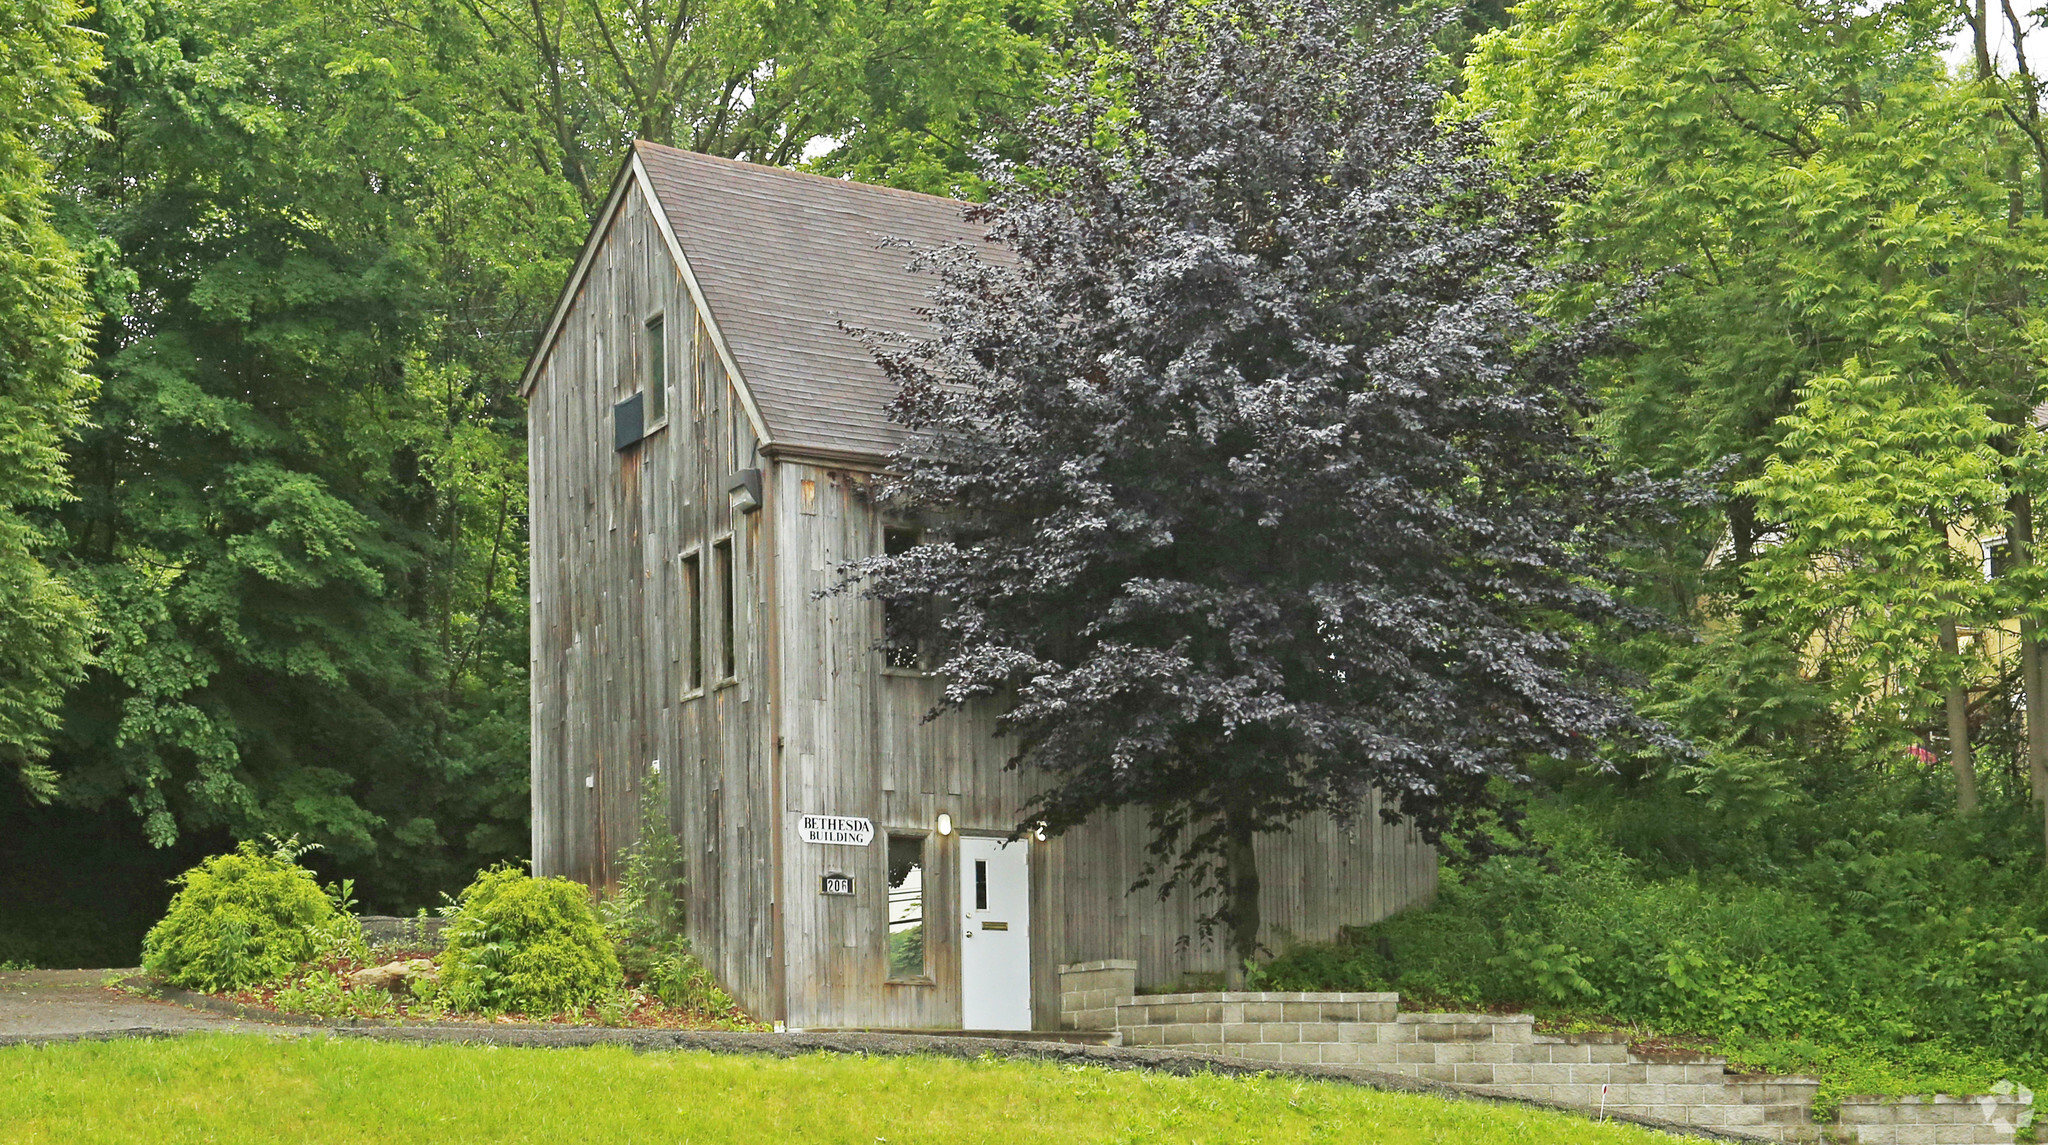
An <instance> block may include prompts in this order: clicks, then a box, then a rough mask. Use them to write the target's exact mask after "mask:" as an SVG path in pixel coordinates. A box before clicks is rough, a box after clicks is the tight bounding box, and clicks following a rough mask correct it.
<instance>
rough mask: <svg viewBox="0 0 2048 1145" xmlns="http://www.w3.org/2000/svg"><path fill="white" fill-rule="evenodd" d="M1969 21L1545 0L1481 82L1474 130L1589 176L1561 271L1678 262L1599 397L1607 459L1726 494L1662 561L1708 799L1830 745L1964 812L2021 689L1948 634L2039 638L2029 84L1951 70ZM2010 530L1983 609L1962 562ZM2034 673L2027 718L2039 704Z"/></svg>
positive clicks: (2035, 222)
mask: <svg viewBox="0 0 2048 1145" xmlns="http://www.w3.org/2000/svg"><path fill="white" fill-rule="evenodd" d="M1957 15H1958V6H1956V5H1953V4H1946V3H1932V2H1917V0H1909V2H1900V3H1887V4H1876V5H1872V4H1859V3H1849V2H1846V0H1844V2H1828V3H1809V2H1795V0H1738V2H1734V3H1726V4H1713V5H1672V4H1659V3H1639V2H1636V0H1532V2H1530V3H1527V4H1524V5H1523V6H1522V7H1520V8H1519V9H1517V17H1518V21H1517V23H1516V24H1515V25H1514V26H1513V27H1511V28H1509V29H1507V30H1505V31H1502V32H1499V33H1496V34H1494V35H1492V36H1490V37H1488V38H1486V39H1484V40H1482V42H1481V43H1480V45H1479V47H1478V48H1477V49H1476V50H1475V52H1474V54H1473V57H1472V60H1471V63H1470V65H1469V68H1468V81H1469V84H1468V90H1467V93H1466V97H1465V99H1466V102H1465V104H1464V108H1465V110H1466V111H1468V112H1470V113H1475V114H1483V115H1485V116H1487V117H1488V122H1489V123H1490V125H1491V130H1492V131H1493V132H1494V133H1495V135H1496V137H1497V138H1498V139H1499V140H1500V141H1501V142H1502V144H1503V145H1504V146H1505V147H1506V149H1507V150H1508V151H1509V152H1510V153H1511V154H1512V155H1513V156H1514V158H1515V161H1517V162H1523V163H1529V164H1533V165H1535V166H1537V167H1538V168H1540V169H1548V170H1552V171H1576V172H1585V173H1586V175H1587V178H1588V183H1589V193H1588V194H1587V196H1586V197H1585V199H1584V200H1583V201H1582V202H1580V203H1577V204H1574V205H1572V206H1570V207H1569V208H1568V210H1567V212H1566V217H1565V224H1566V226H1567V227H1568V228H1570V229H1571V230H1572V232H1573V233H1574V235H1575V236H1576V237H1577V238H1578V239H1580V240H1581V241H1580V242H1578V243H1576V244H1574V245H1573V246H1571V247H1569V248H1566V249H1567V250H1568V251H1570V252H1571V257H1573V258H1575V259H1582V260H1585V261H1587V262H1591V263H1596V262H1600V261H1605V260H1615V259H1621V258H1627V259H1638V260H1642V261H1643V262H1646V263H1648V264H1650V265H1652V266H1663V267H1670V268H1672V270H1671V272H1670V273H1669V274H1668V275H1667V276H1666V277H1665V279H1664V281H1663V284H1662V286H1661V288H1660V290H1659V291H1658V292H1657V294H1656V296H1655V298H1654V300H1653V301H1652V302H1651V303H1650V304H1649V305H1648V306H1647V307H1646V309H1645V311H1644V314H1643V318H1642V321H1641V323H1640V324H1639V326H1638V328H1637V329H1636V330H1635V331H1634V333H1633V336H1632V340H1633V342H1634V344H1635V353H1633V354H1632V355H1631V356H1630V357H1628V358H1627V359H1625V360H1617V361H1616V362H1614V363H1613V364H1612V365H1611V366H1609V367H1605V368H1603V369H1602V371H1601V375H1602V383H1601V389H1602V392H1603V394H1604V395H1605V396H1606V398H1607V399H1608V401H1609V413H1608V415H1607V417H1606V419H1605V422H1604V426H1605V430H1606V432H1607V434H1608V436H1609V437H1610V439H1611V440H1612V441H1613V442H1614V443H1615V444H1616V447H1617V449H1618V451H1619V452H1620V453H1621V455H1622V456H1623V457H1625V458H1627V459H1629V460H1630V461H1631V462H1633V463H1635V464H1641V465H1644V466H1647V467H1650V468H1651V469H1653V470H1657V471H1662V472H1666V473H1675V472H1679V471H1683V470H1687V469H1710V468H1712V469H1717V471H1718V475H1719V476H1718V479H1719V481H1720V483H1721V489H1722V492H1723V497H1722V498H1721V499H1720V501H1719V502H1718V503H1717V504H1716V505H1715V506H1713V507H1711V508H1703V509H1702V510H1701V511H1700V512H1699V513H1698V514H1697V515H1696V516H1695V517H1694V518H1693V519H1692V520H1691V521H1690V523H1689V527H1688V528H1687V529H1685V530H1683V531H1680V532H1676V533H1674V534H1673V535H1672V536H1671V537H1670V538H1669V539H1670V545H1669V547H1668V548H1667V549H1666V550H1665V563H1664V564H1663V565H1662V566H1661V568H1660V572H1661V573H1662V574H1663V576H1662V578H1661V579H1662V582H1663V583H1664V584H1665V585H1666V597H1665V603H1666V604H1667V605H1668V606H1669V607H1671V608H1673V609H1674V610H1677V611H1679V612H1682V613H1685V614H1686V615H1687V616H1688V617H1689V618H1690V619H1693V620H1695V621H1697V622H1699V623H1700V624H1702V625H1703V626H1704V628H1705V630H1706V632H1707V638H1706V639H1705V640H1704V641H1703V642H1701V643H1699V644H1698V645H1696V646H1690V647H1685V646H1679V647H1673V648H1670V649H1667V650H1666V651H1665V653H1664V655H1665V665H1666V666H1665V667H1664V669H1663V670H1662V672H1661V684H1660V687H1659V689H1658V702H1659V704H1660V710H1661V711H1663V712H1665V713H1666V714H1667V715H1668V716H1669V717H1670V718H1672V719H1674V720H1676V721H1677V722H1679V723H1680V724H1682V725H1684V726H1685V727H1686V728H1687V729H1688V730H1691V731H1692V732H1694V733H1695V734H1697V735H1699V736H1700V737H1701V738H1702V739H1705V740H1708V741H1711V742H1713V743H1715V744H1717V745H1718V750H1716V751H1715V752H1714V753H1711V755H1710V757H1709V759H1708V760H1707V765H1706V770H1705V771H1704V772H1703V771H1701V770H1699V768H1698V767H1697V766H1692V765H1688V767H1687V768H1686V779H1687V782H1689V783H1693V784H1696V785H1700V786H1701V787H1702V789H1703V790H1708V789H1713V788H1715V787H1717V785H1718V786H1720V787H1722V788H1727V787H1729V786H1731V785H1751V786H1754V785H1756V784H1763V785H1765V786H1766V787H1769V786H1773V785H1775V786H1777V787H1780V788H1789V787H1790V786H1806V787H1807V788H1808V790H1813V788H1812V787H1811V784H1810V782H1809V783H1808V784H1804V785H1800V784H1798V783H1797V781H1795V780H1794V779H1793V778H1792V776H1791V774H1790V773H1788V772H1786V771H1784V770H1783V768H1782V767H1775V768H1772V767H1766V768H1763V769H1762V770H1759V769H1758V766H1757V765H1758V763H1759V761H1762V760H1766V759H1770V760H1776V761H1779V763H1780V764H1783V763H1785V762H1786V761H1789V760H1793V759H1796V758H1799V757H1802V756H1804V757H1805V758H1807V759H1809V760H1815V759H1819V758H1821V757H1824V756H1827V755H1829V754H1831V753H1837V749H1841V750H1840V751H1839V753H1838V754H1839V757H1840V758H1845V759H1848V760H1851V761H1854V763H1853V766H1857V767H1874V768H1878V769H1881V770H1887V771H1895V772H1896V771H1904V772H1907V773H1910V772H1912V771H1913V770H1915V769H1917V768H1918V766H1919V765H1918V764H1917V763H1916V762H1914V759H1915V757H1914V756H1912V755H1910V754H1908V752H1907V751H1906V750H1905V748H1906V746H1907V744H1908V743H1910V742H1911V741H1912V740H1913V739H1915V738H1919V739H1924V740H1926V741H1927V742H1928V743H1930V744H1932V745H1933V746H1935V747H1937V748H1944V747H1945V748H1946V749H1947V753H1948V754H1949V756H1950V762H1951V765H1952V773H1953V775H1954V776H1955V779H1954V782H1953V784H1952V787H1951V790H1952V792H1953V793H1954V795H1955V797H1956V798H1957V799H1958V801H1959V802H1960V803H1962V804H1963V805H1964V806H1965V807H1968V806H1971V805H1973V804H1974V802H1975V794H1974V792H1975V788H1976V784H1977V770H1978V769H1977V767H1976V765H1975V761H1973V758H1972V753H1971V751H1970V739H1971V734H1972V733H1971V730H1970V729H1971V728H1972V727H1974V726H1981V725H1982V724H1983V723H1984V722H1985V721H1984V716H1985V711H1986V701H1987V700H1989V699H1992V698H1994V697H1993V695H1992V693H1995V692H1999V691H2001V690H2002V687H2001V685H1999V683H1998V681H1997V677H1998V674H1999V672H2000V671H2001V670H2002V669H2003V668H2005V667H2007V666H2008V665H2002V664H1999V663H1997V662H1995V661H1991V660H1989V659H1987V657H1986V656H1985V655H1984V653H1985V649H1986V648H1987V647H1988V645H1989V643H1990V642H1988V641H1984V640H1979V641H1976V642H1973V641H1972V640H1971V639H1970V637H1969V635H1968V632H1969V630H1972V629H1975V630H1977V631H1979V632H1980V633H1981V632H1985V631H1988V630H1992V629H1994V628H1995V626H1996V625H1997V624H1998V623H1999V622H2000V621H2001V620H2005V619H2007V618H2011V617H2015V616H2020V617H2023V618H2024V619H2025V624H2026V627H2027V629H2028V630H2029V633H2031V630H2032V628H2033V626H2034V623H2035V620H2036V619H2037V616H2036V613H2037V612H2038V609H2039V607H2040V601H2041V600H2042V599H2043V592H2042V589H2043V588H2044V587H2048V586H2044V584H2043V583H2042V581H2041V579H2040V572H2041V570H2040V568H2039V566H2038V565H2033V564H2031V562H2030V561H2029V559H2028V554H2027V546H2026V541H2027V539H2028V535H2029V534H2030V531H2031V524H2030V520H2031V500H2032V497H2033V496H2034V494H2035V493H2036V492H2038V486H2039V484H2040V482H2041V481H2042V474H2043V473H2044V472H2048V467H2044V465H2043V464H2042V462H2043V458H2042V448H2043V445H2042V441H2041V438H2040V434H2039V433H2038V431H2037V429H2036V427H2035V425H2034V422H2033V410H2034V408H2035V406H2036V404H2037V403H2038V402H2039V401H2040V399H2041V397H2042V394H2041V392H2040V386H2041V378H2042V376H2043V373H2044V366H2048V360H2044V358H2043V352H2044V346H2043V343H2042V340H2041V330H2042V325H2041V311H2040V308H2039V303H2038V301H2037V298H2036V295H2037V294H2038V290H2037V288H2036V287H2035V286H2034V285H2033V284H2034V282H2035V281H2036V280H2037V279H2038V277H2039V275H2040V273H2041V271H2042V269H2043V267H2044V266H2048V242H2044V240H2048V231H2044V229H2043V228H2044V223H2043V218H2042V211H2043V209H2044V207H2048V203H2044V202H2043V200H2042V198H2041V195H2042V189H2041V185H2040V184H2039V182H2038V176H2039V170H2040V169H2039V160H2038V153H2037V150H2036V148H2034V147H2033V146H2032V145H2031V143H2030V142H2029V141H2028V139H2027V138H2026V136H2025V134H2024V133H2023V131H2021V130H2017V129H2016V125H2017V126H2018V127H2026V126H2028V120H2027V115H2028V113H2027V111H2026V108H2028V107H2029V106H2030V105H2029V103H2028V99H2029V97H2030V95H2031V90H2032V89H2031V87H2025V90H2023V91H2019V92H2016V93H2008V92H2006V91H2005V90H2004V81H2002V80H2000V79H1999V78H1998V77H1996V76H1993V75H1990V74H1989V72H1988V70H1982V71H1979V70H1975V69H1973V70H1972V72H1970V73H1968V74H1964V75H1961V76H1956V75H1952V74H1951V73H1950V71H1949V68H1948V67H1947V65H1946V64H1945V63H1944V61H1943V59H1942V57H1941V53H1942V50H1943V49H1944V47H1945V46H1946V45H1947V43H1948V42H1949V41H1950V39H1951V37H1952V36H1953V35H1954V33H1955V31H1956V25H1957ZM1984 66H1985V68H1987V69H1988V65H1984ZM2023 86H2024V85H2023ZM2036 118H2038V117H2037V116H2036ZM2008 530H2009V531H2010V536H2011V540H2012V542H2013V543H2012V546H2011V548H2010V549H2009V550H2008V552H2007V554H2006V556H2007V557H2008V558H2009V559H2008V560H2007V561H2005V562H2003V563H2005V564H2007V565H2008V566H2009V567H2008V568H2007V569H2006V571H2005V573H2004V574H2003V575H2002V576H2001V577H2000V578H1999V580H1998V581H1997V582H1996V583H1987V582H1986V580H1985V578H1984V576H1983V574H1982V572H1981V569H1980V564H1979V559H1978V550H1977V538H1978V537H1979V536H1982V535H1995V534H1999V533H2005V532H2007V531H2008ZM2015 557H2016V558H2018V559H2017V560H2013V559H2010V558H2015ZM1959 633H1960V636H1959ZM2031 645H2032V641H2031V638H2030V639H2029V647H2030V654H2029V656H2027V657H2024V658H2022V659H2023V660H2026V661H2029V662H2032V661H2034V660H2036V659H2037V657H2034V656H2033V655H2032V654H2031ZM2022 674H2023V675H2027V676H2029V677H2030V681H2031V682H2028V683H2026V685H2025V690H2027V691H2030V692H2032V693H2033V694H2032V695H2031V696H2030V697H2029V702H2027V703H2025V704H2022V705H2019V706H2023V707H2026V708H2027V709H2028V710H2031V711H2035V712H2040V711H2043V710H2048V693H2044V692H2043V691H2042V690H2041V689H2040V685H2039V682H2038V668H2037V667H2036V668H2034V669H2033V670H2031V671H2029V672H2025V673H2022ZM2015 683H2018V682H2017V681H2016V682H2015ZM1880 697H1882V698H1881V699H1880ZM2037 722H2038V721H2037ZM2044 753H2048V740H2043V741H2042V742H2041V743H2040V744H2038V745H2037V747H2036V749H2035V750H2034V751H2033V752H2032V753H2031V754H2033V755H2034V757H2035V759H2034V765H2035V780H2034V783H2035V784H2036V786H2037V787H2039V788H2040V790H2039V791H2038V792H2037V794H2040V795H2048V787H2042V786H2041V785H2044V784H2048V772H2043V771H2041V770H2040V768H2041V765H2042V762H2043V756H2044ZM2008 762H2010V760H2009V761H2008ZM1810 780H1811V776H1809V781H1810ZM2019 786H2020V787H2021V789H2022V790H2021V792H2020V798H2021V799H2022V800H2024V798H2025V792H2024V787H2025V781H2024V778H2023V777H2022V778H2021V781H2020V784H2019Z"/></svg>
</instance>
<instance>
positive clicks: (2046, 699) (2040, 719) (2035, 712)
mask: <svg viewBox="0 0 2048 1145" xmlns="http://www.w3.org/2000/svg"><path fill="white" fill-rule="evenodd" d="M2011 509H2012V526H2011V527H2010V528H2009V529H2008V530H2007V531H2006V546H2005V547H2006V552H2007V553H2008V554H2009V555H2010V557H2011V558H2012V566H2013V567H2014V568H2020V567H2023V566H2026V565H2031V564H2033V563H2034V499H2033V498H2032V497H2030V496H2028V495H2027V494H2025V493H2015V494H2013V498H2012V505H2011ZM2042 668H2043V665H2042V657H2041V626H2040V625H2039V624H2037V623H2035V621H2034V618H2033V617H2031V616H2022V617H2020V688H2021V689H2022V691H2023V693H2024V695H2025V696H2026V705H2027V778H2028V780H2029V786H2031V787H2032V788H2033V792H2034V802H2035V803H2037V804H2039V805H2040V810H2041V837H2042V840H2043V843H2044V844H2048V676H2044V674H2043V672H2042Z"/></svg>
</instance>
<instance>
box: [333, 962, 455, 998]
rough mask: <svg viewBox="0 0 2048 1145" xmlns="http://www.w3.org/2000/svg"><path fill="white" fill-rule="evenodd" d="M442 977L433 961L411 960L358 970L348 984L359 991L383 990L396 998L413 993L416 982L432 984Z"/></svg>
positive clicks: (350, 977) (349, 978) (350, 976)
mask: <svg viewBox="0 0 2048 1145" xmlns="http://www.w3.org/2000/svg"><path fill="white" fill-rule="evenodd" d="M440 976H441V969H440V967H438V966H435V965H434V960H433V959H431V958H409V959H406V960H404V961H402V962H387V963H385V964H384V965H382V966H372V967H369V968H368V969H365V970H358V971H356V972H355V973H354V974H351V975H349V976H348V984H349V985H350V986H353V987H355V988H356V989H358V990H365V989H377V990H383V991H386V992H388V993H390V994H391V995H392V996H394V997H396V996H399V995H404V994H410V993H412V987H413V983H415V982H432V981H434V980H435V979H437V978H439V977H440Z"/></svg>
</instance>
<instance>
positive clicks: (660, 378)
mask: <svg viewBox="0 0 2048 1145" xmlns="http://www.w3.org/2000/svg"><path fill="white" fill-rule="evenodd" d="M664 325H665V324H664V323H663V322H662V319H661V315H659V314H657V315H655V316H654V317H652V318H649V319H648V320H647V326H646V329H645V330H643V331H642V332H641V336H642V338H643V340H644V350H645V352H644V353H642V354H641V356H640V360H641V361H643V362H645V363H647V376H646V377H644V378H642V379H641V383H642V385H643V386H645V387H646V390H647V424H648V426H649V427H653V426H657V425H660V424H661V423H662V422H664V421H666V420H667V419H668V341H667V339H666V338H665V337H663V327H664Z"/></svg>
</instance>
